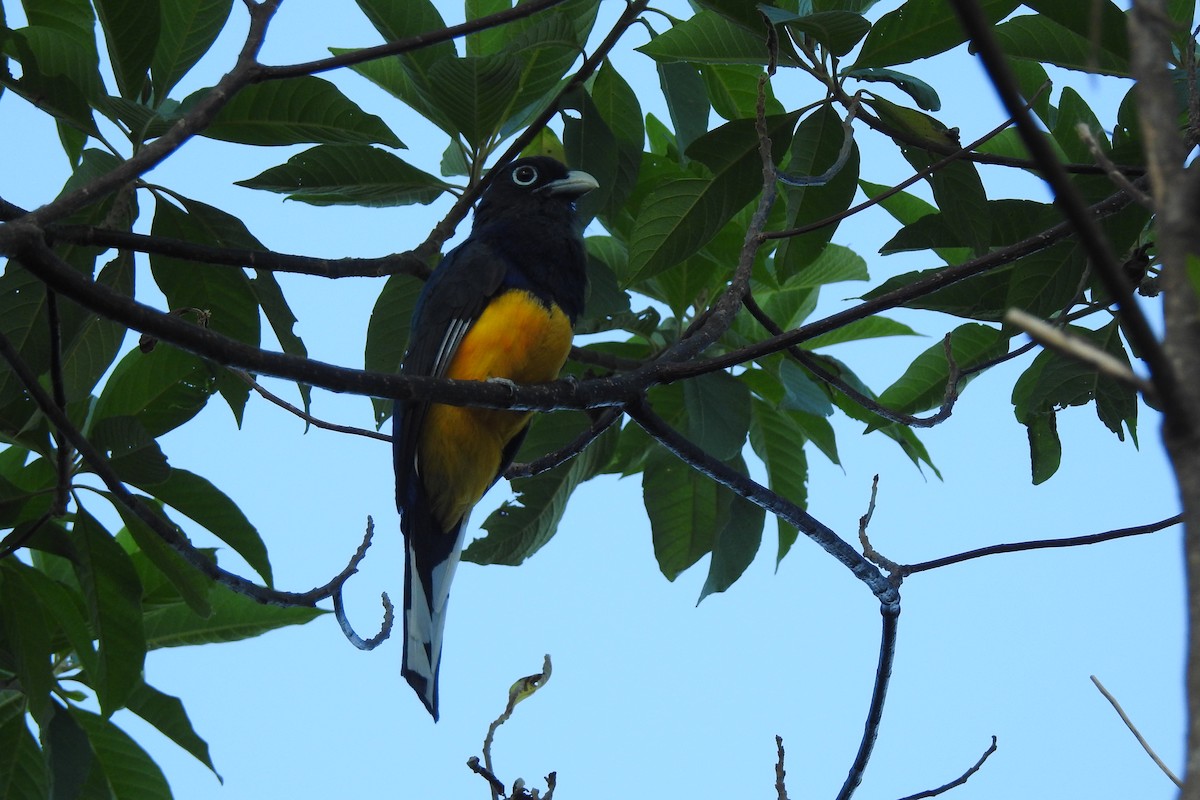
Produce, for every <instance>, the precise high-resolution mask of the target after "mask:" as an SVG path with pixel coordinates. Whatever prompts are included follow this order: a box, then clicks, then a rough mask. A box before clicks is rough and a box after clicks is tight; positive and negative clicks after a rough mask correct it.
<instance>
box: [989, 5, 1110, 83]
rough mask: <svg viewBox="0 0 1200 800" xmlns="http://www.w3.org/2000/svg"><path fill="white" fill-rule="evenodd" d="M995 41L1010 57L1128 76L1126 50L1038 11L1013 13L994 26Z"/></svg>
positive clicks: (1103, 73)
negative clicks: (1098, 43)
mask: <svg viewBox="0 0 1200 800" xmlns="http://www.w3.org/2000/svg"><path fill="white" fill-rule="evenodd" d="M994 33H995V36H996V41H997V42H999V43H1000V46H1001V47H1002V48H1004V52H1005V53H1007V54H1008V55H1010V56H1012V57H1013V58H1024V59H1030V60H1032V61H1038V62H1041V63H1045V64H1054V65H1055V66H1058V67H1065V68H1066V69H1077V70H1083V71H1086V72H1098V73H1100V74H1102V75H1117V76H1120V77H1129V57H1128V52H1124V53H1122V52H1114V51H1113V50H1110V49H1108V48H1106V47H1104V46H1096V43H1094V42H1092V41H1091V40H1089V39H1088V38H1087V37H1086V36H1081V35H1080V34H1078V33H1075V32H1074V31H1072V30H1070V29H1068V28H1065V27H1063V26H1062V25H1060V24H1059V23H1057V22H1055V21H1054V20H1053V19H1051V18H1049V17H1047V16H1044V15H1041V14H1026V15H1024V16H1020V17H1014V18H1013V19H1010V20H1009V21H1008V22H1005V23H1002V24H1000V25H997V26H996V27H995V29H994Z"/></svg>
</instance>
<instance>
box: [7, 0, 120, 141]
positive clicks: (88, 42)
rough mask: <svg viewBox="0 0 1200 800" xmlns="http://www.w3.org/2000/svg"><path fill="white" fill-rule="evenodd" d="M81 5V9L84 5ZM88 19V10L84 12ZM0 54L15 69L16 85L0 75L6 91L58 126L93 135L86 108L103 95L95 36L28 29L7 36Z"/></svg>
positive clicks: (40, 27)
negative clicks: (18, 71)
mask: <svg viewBox="0 0 1200 800" xmlns="http://www.w3.org/2000/svg"><path fill="white" fill-rule="evenodd" d="M85 5H86V4H85ZM87 10H88V13H89V14H90V12H91V8H90V7H88V8H87ZM6 38H7V42H6V44H5V45H4V52H5V55H7V56H8V57H9V58H11V59H12V60H14V61H16V62H18V63H19V64H20V65H21V77H20V79H14V78H13V77H12V75H11V73H10V71H9V70H7V69H5V70H2V71H0V84H3V85H4V86H6V87H8V88H9V89H11V90H12V91H14V92H16V93H17V94H18V95H20V96H21V97H24V98H25V99H26V100H28V101H29V102H30V103H32V104H34V105H36V106H37V107H38V108H40V109H42V110H44V111H46V112H48V113H50V114H52V115H53V116H54V117H56V118H57V119H58V120H59V121H61V122H63V123H66V124H68V125H70V126H72V127H73V128H75V129H77V130H79V131H82V132H83V133H86V134H88V135H92V136H94V135H96V134H97V133H98V129H97V128H96V121H95V119H94V117H93V116H92V109H91V105H92V103H93V102H94V101H95V100H97V99H98V98H100V97H102V96H103V94H104V82H103V80H102V79H101V77H100V68H99V56H98V55H97V53H96V41H95V34H94V33H93V32H92V30H91V25H89V26H88V27H87V29H86V31H80V30H76V29H74V28H72V27H69V26H65V27H61V28H60V27H53V26H50V25H45V26H43V25H37V24H35V23H32V20H31V24H30V26H29V27H27V28H22V29H20V30H16V31H8V32H7V37H6Z"/></svg>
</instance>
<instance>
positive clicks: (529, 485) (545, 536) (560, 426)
mask: <svg viewBox="0 0 1200 800" xmlns="http://www.w3.org/2000/svg"><path fill="white" fill-rule="evenodd" d="M587 424H588V419H587V417H586V416H585V415H583V414H577V413H576V414H567V413H556V414H548V415H545V414H543V415H539V416H538V417H537V419H536V422H535V429H534V431H531V437H532V436H534V435H535V434H538V433H540V434H541V435H540V436H539V438H540V439H542V440H543V441H540V442H538V444H539V445H540V446H539V447H537V448H535V452H531V451H530V450H528V449H525V448H523V449H522V452H521V455H520V458H521V459H525V458H527V457H538V456H541V455H544V454H545V453H546V452H552V451H553V450H556V449H558V448H559V447H562V446H563V445H566V444H567V443H568V442H569V441H571V440H572V439H574V438H575V436H576V435H577V434H579V433H580V432H581V431H582V430H584V429H585V428H586V427H587ZM539 428H540V429H542V430H541V431H540V432H539V430H538V429H539ZM546 428H551V429H553V432H554V434H553V435H552V436H550V437H547V435H546V431H545V429H546ZM618 438H619V432H618V430H617V429H616V428H609V429H608V430H607V431H605V432H604V433H602V434H601V435H600V436H599V437H597V438H596V440H595V441H593V442H592V443H591V444H590V445H588V447H587V449H585V450H584V451H583V452H582V453H580V454H579V455H577V456H575V457H574V458H572V459H571V460H570V461H568V462H566V463H565V464H561V465H559V466H557V467H555V468H554V469H552V470H550V471H548V472H543V473H541V474H540V475H535V476H533V477H531V478H521V479H519V480H515V481H513V482H512V488H513V491H514V492H515V493H516V498H515V499H514V500H513V501H507V500H506V501H504V503H502V504H501V505H500V507H499V508H498V509H496V510H495V511H493V512H492V513H491V514H490V515H489V516H488V518H487V519H486V520H484V522H483V528H484V530H486V531H487V536H485V537H483V538H480V539H476V540H475V541H473V542H471V544H470V545H469V546H468V547H467V548H466V549H465V550H464V551H463V559H464V560H466V561H472V562H474V563H476V564H507V565H510V566H517V565H518V564H520V563H521V562H523V561H524V560H525V559H527V558H529V557H530V556H532V555H533V554H534V553H536V552H537V551H538V550H540V549H541V548H542V547H543V546H544V545H545V544H546V543H547V542H549V541H550V539H551V538H552V537H553V536H554V534H555V533H556V532H557V531H558V523H559V522H560V521H561V520H562V515H563V512H565V511H566V509H567V502H568V500H570V497H571V493H572V492H574V491H575V487H577V486H578V485H579V484H581V483H583V482H584V481H586V480H589V479H591V478H592V477H594V476H595V475H597V474H598V473H599V472H600V471H601V470H602V469H604V468H605V467H606V466H607V465H608V463H609V461H611V460H612V456H613V453H614V452H615V451H616V448H617V439H618ZM547 439H548V440H549V441H546V440H547ZM550 443H552V446H551V447H547V446H546V445H547V444H550ZM537 451H540V452H537Z"/></svg>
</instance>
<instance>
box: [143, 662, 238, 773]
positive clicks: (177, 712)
mask: <svg viewBox="0 0 1200 800" xmlns="http://www.w3.org/2000/svg"><path fill="white" fill-rule="evenodd" d="M128 705H129V710H130V711H132V712H133V713H135V714H137V715H138V716H139V717H141V718H142V719H144V720H146V722H149V723H150V724H151V725H153V726H154V727H155V728H157V729H158V730H159V732H160V733H162V734H163V735H164V736H166V737H167V738H168V739H170V740H171V741H173V742H175V744H177V745H179V746H180V747H182V748H183V749H184V750H186V751H187V752H189V753H191V754H192V756H193V757H195V759H196V760H197V761H199V762H200V763H201V764H203V765H204V766H206V767H208V768H209V769H210V770H212V773H213V774H214V775H216V776H217V780H221V781H222V782H224V781H223V780H222V779H221V775H220V773H218V772H217V769H216V767H214V766H213V763H212V759H211V758H210V757H209V755H208V743H207V742H205V741H204V740H203V739H201V738H200V736H199V735H197V734H196V731H195V729H193V728H192V722H191V720H190V719H188V715H187V712H186V711H185V710H184V708H183V703H181V702H180V701H179V698H178V697H172V696H171V695H169V694H164V693H163V692H160V691H159V690H158V689H155V688H154V687H153V686H151V685H149V684H148V683H145V682H143V683H142V684H141V685H139V686H138V687H137V688H136V689H134V690H133V694H131V695H130V696H129V702H128Z"/></svg>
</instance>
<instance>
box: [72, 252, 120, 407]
mask: <svg viewBox="0 0 1200 800" xmlns="http://www.w3.org/2000/svg"><path fill="white" fill-rule="evenodd" d="M96 282H97V283H99V284H100V285H102V286H107V287H108V288H109V289H113V290H115V291H118V292H120V293H121V294H123V295H125V296H127V297H132V296H133V253H132V252H130V251H127V250H125V251H121V252H120V253H118V254H117V256H116V257H115V258H114V259H113V260H112V261H110V262H109V263H108V264H107V265H106V266H105V267H104V269H102V270H101V271H100V276H99V278H97V280H96ZM124 339H125V327H124V326H123V325H121V324H119V323H117V322H113V321H112V320H109V319H106V318H105V317H102V316H100V315H99V314H90V313H89V314H87V316H86V317H85V321H84V322H83V323H82V324H81V325H80V326H79V328H78V329H77V330H76V332H75V333H74V334H73V335H72V336H71V337H70V339H69V340H68V341H66V342H64V343H63V349H62V377H63V388H64V390H65V394H66V398H67V402H68V403H71V402H74V401H76V400H79V399H81V398H84V397H87V396H88V395H89V394H90V393H91V391H92V389H93V388H94V387H95V386H96V383H97V382H98V381H99V380H100V378H101V376H103V375H104V373H105V372H107V371H108V368H109V367H110V366H111V365H112V363H113V359H115V358H116V357H117V353H118V352H119V351H120V348H121V342H122V341H124Z"/></svg>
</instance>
